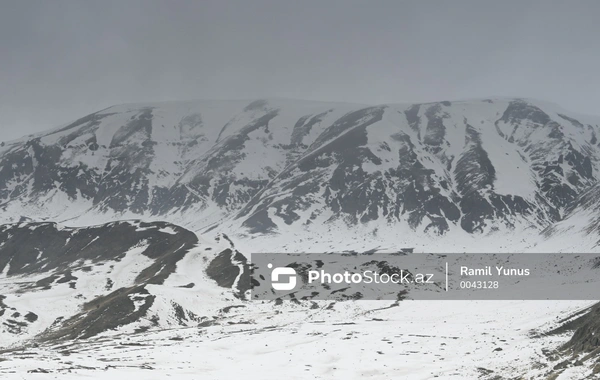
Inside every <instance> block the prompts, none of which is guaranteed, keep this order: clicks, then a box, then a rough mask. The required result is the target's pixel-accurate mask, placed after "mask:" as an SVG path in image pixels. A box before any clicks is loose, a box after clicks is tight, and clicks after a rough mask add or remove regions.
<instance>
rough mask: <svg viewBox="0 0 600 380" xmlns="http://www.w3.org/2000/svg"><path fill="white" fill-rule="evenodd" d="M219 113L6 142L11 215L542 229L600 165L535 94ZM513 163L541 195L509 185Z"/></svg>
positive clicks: (86, 127) (115, 122) (123, 115)
mask: <svg viewBox="0 0 600 380" xmlns="http://www.w3.org/2000/svg"><path fill="white" fill-rule="evenodd" d="M213 106H214V105H210V106H206V107H204V106H198V107H197V108H193V107H191V108H190V107H187V106H186V111H184V112H183V113H179V114H177V115H176V116H173V117H171V116H172V115H171V113H173V112H175V111H171V110H169V109H166V108H165V109H163V108H162V107H163V106H161V105H152V106H131V107H124V106H123V107H112V108H110V109H107V110H104V111H100V112H98V113H95V114H92V115H89V116H87V117H84V118H81V119H79V120H77V121H76V122H74V123H72V124H71V125H69V126H67V127H64V128H62V129H60V130H57V131H53V132H50V133H48V134H45V135H40V136H37V137H35V138H32V139H29V140H23V141H20V142H16V143H12V144H9V145H7V146H4V147H0V210H3V211H4V214H3V215H9V219H8V220H10V221H16V220H19V218H20V217H21V216H26V217H31V216H34V217H35V215H43V216H44V217H45V216H50V215H47V214H48V213H49V214H51V216H52V217H53V218H58V220H62V219H61V218H65V219H66V218H67V216H68V218H72V217H73V215H74V214H75V218H77V217H78V215H77V214H76V213H75V212H74V211H73V210H72V209H70V206H67V208H66V209H65V210H62V209H56V207H62V205H63V204H65V202H64V200H65V199H66V200H68V202H76V203H78V204H80V205H81V204H84V205H85V206H84V207H83V208H82V209H85V210H86V212H88V211H93V212H96V213H103V214H104V215H106V219H113V218H112V217H111V215H115V216H117V215H120V214H121V213H125V212H127V213H131V214H134V215H144V216H147V215H153V216H161V218H162V217H163V216H164V218H165V219H167V220H169V219H168V218H169V217H170V216H171V215H174V214H177V215H183V219H184V220H190V223H195V222H196V221H197V220H203V219H204V218H207V221H206V224H205V225H204V226H208V227H205V228H207V229H214V228H218V225H219V223H220V222H221V221H223V220H229V221H231V220H236V219H237V220H238V221H239V224H240V225H242V226H243V227H244V228H246V230H247V232H249V233H251V234H254V233H259V234H264V233H281V232H285V231H283V230H284V229H286V228H287V226H290V228H295V226H303V227H306V228H310V226H311V225H314V223H315V221H318V222H319V223H326V222H329V221H334V220H337V221H343V222H344V223H346V224H347V225H348V226H349V227H351V226H354V225H358V224H365V223H373V222H377V223H386V224H390V223H392V224H393V223H400V224H404V223H406V224H407V225H408V226H410V227H411V228H413V229H415V230H417V231H426V232H429V233H434V234H445V233H447V232H448V231H450V230H452V229H453V228H462V229H463V230H465V231H467V232H469V233H485V232H487V231H491V230H501V229H511V228H513V227H514V226H515V225H516V224H525V225H528V226H530V227H533V228H539V229H543V228H545V227H547V226H549V225H551V224H552V223H554V222H556V221H558V220H560V219H561V218H563V217H564V216H565V215H566V212H567V210H569V209H570V208H572V207H573V205H574V204H575V203H577V202H578V199H579V196H580V195H581V194H582V193H584V192H585V191H586V190H587V189H590V188H591V187H592V186H593V185H594V184H596V182H597V174H596V173H597V171H598V169H599V168H600V153H599V150H600V147H598V144H597V138H596V136H597V132H598V131H597V129H598V126H597V125H596V124H588V123H584V122H582V121H580V120H577V119H576V118H573V117H570V116H568V115H565V114H564V113H554V114H553V113H552V112H549V111H548V110H547V109H546V108H544V109H542V108H540V107H539V106H537V105H536V104H534V103H533V102H530V101H526V100H521V99H515V100H512V101H496V100H495V101H492V100H485V101H481V102H470V103H461V102H452V103H451V102H440V103H428V104H416V105H411V106H377V107H366V108H359V107H355V108H348V109H347V110H344V112H340V111H339V110H338V109H337V108H336V106H332V105H330V104H323V105H322V106H318V107H317V106H315V105H314V104H313V105H311V106H310V107H307V108H306V111H305V108H302V107H306V105H301V107H300V108H298V109H300V110H301V111H298V110H297V109H296V108H295V105H294V104H286V105H281V104H277V103H275V102H273V101H268V100H259V101H255V102H252V103H250V104H243V105H241V106H240V107H239V109H236V110H235V111H233V110H232V111H231V116H228V117H226V118H225V119H222V120H224V121H223V122H222V123H221V122H219V123H218V124H215V121H214V120H215V116H214V115H213V114H211V107H213ZM170 115H171V116H170ZM169 117H170V118H171V119H172V121H165V120H167V119H168V118H169ZM169 123H170V124H169ZM498 141H504V142H505V144H504V145H502V149H504V150H505V151H506V152H505V153H506V156H503V155H502V152H501V153H498V152H497V151H496V150H497V147H495V146H493V145H496V144H497V143H498ZM490 144H492V145H490ZM494 151H496V152H495V153H494ZM509 153H510V154H509ZM514 153H516V155H515V154H514ZM504 157H506V159H504ZM509 157H512V158H510V160H513V161H506V160H509ZM514 157H520V159H517V160H515V159H514ZM511 166H512V167H521V168H525V170H527V172H528V173H530V174H531V178H532V185H531V186H532V187H533V190H531V191H529V190H527V191H523V192H521V191H520V190H518V189H517V190H511V189H512V188H513V187H514V186H503V185H505V184H506V182H507V181H508V182H510V181H511V180H510V178H508V177H507V176H506V174H505V173H506V170H509V169H506V168H507V167H508V168H510V167H511ZM503 171H504V172H503ZM503 173H504V176H503ZM507 188H508V189H509V190H506V189H507ZM56 205H61V206H56ZM78 207H79V206H78ZM17 209H18V210H24V211H23V213H24V215H23V214H21V215H14V210H17ZM11 210H12V211H11ZM306 213H308V216H307V215H305V214H306ZM63 215H64V216H63ZM186 215H187V216H186ZM322 215H330V216H329V217H328V218H327V220H323V218H321V217H320V216H322ZM211 218H212V219H211ZM179 220H181V219H179ZM235 223H237V222H235ZM204 226H203V228H204Z"/></svg>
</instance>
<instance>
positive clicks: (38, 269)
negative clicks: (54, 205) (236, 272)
mask: <svg viewBox="0 0 600 380" xmlns="http://www.w3.org/2000/svg"><path fill="white" fill-rule="evenodd" d="M166 227H169V228H172V229H174V231H176V233H174V234H167V233H161V232H160V229H161V228H166ZM141 241H143V242H145V243H146V244H147V248H146V249H145V250H144V252H143V253H142V254H143V255H144V256H146V257H148V258H150V259H155V260H156V265H152V266H150V267H148V268H146V269H145V270H144V271H143V272H142V273H141V274H140V277H139V278H138V280H139V282H140V283H141V282H147V281H154V282H159V283H160V282H161V281H163V280H164V278H165V277H166V276H168V275H169V274H170V273H172V271H173V270H174V266H175V264H176V263H177V261H178V260H180V259H181V258H182V257H183V254H184V253H185V252H187V251H188V250H189V249H190V248H192V247H193V246H194V245H195V244H196V243H197V242H198V238H197V237H196V235H195V234H194V233H192V232H189V231H187V230H185V229H183V228H181V227H177V226H172V225H170V224H168V223H142V222H140V223H138V224H132V223H130V222H116V223H110V224H107V225H102V226H96V227H89V228H81V229H73V228H60V229H59V228H58V227H57V225H56V224H54V223H31V224H26V225H24V226H23V225H3V226H0V272H6V274H7V275H8V276H13V275H26V274H35V273H54V276H55V277H57V278H58V277H61V276H63V275H66V276H69V277H70V276H71V275H70V274H69V273H70V269H69V268H73V267H74V265H77V263H86V262H91V263H97V262H105V261H110V260H119V259H121V258H123V257H124V256H125V252H127V250H128V249H130V248H132V247H134V246H136V245H137V244H139V243H140V242H141ZM81 265H82V266H85V265H87V264H81ZM7 267H8V268H7ZM59 281H60V280H59Z"/></svg>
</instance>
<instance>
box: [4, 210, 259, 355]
mask: <svg viewBox="0 0 600 380" xmlns="http://www.w3.org/2000/svg"><path fill="white" fill-rule="evenodd" d="M235 255H239V253H237V251H235V250H234V249H233V248H232V247H231V246H230V245H229V243H228V242H227V240H226V239H221V242H215V243H212V244H211V243H207V242H201V241H199V239H198V238H197V236H196V235H195V234H194V233H192V232H190V231H187V230H185V229H183V228H181V227H178V226H174V225H171V224H167V223H159V222H156V223H143V222H137V221H130V222H115V223H110V224H106V225H99V226H94V227H87V228H79V229H77V228H66V227H61V226H59V225H57V224H54V223H29V224H27V223H23V224H13V225H2V226H0V294H1V295H0V335H2V345H3V346H6V345H9V344H10V343H11V342H13V343H18V342H23V341H26V340H28V339H32V338H35V339H36V340H38V341H40V340H52V341H55V340H56V339H81V338H89V337H93V336H96V335H99V334H104V335H106V334H115V333H116V332H124V331H125V332H134V331H138V332H139V331H144V330H147V329H149V328H153V329H157V328H166V327H171V326H187V325H190V324H191V325H196V324H198V323H200V322H201V321H202V320H203V319H205V318H206V315H212V313H214V312H215V311H216V310H218V309H219V308H220V307H224V306H223V305H228V304H230V303H232V302H234V300H236V298H235V296H236V294H237V295H238V297H239V296H241V295H242V294H243V291H244V289H243V288H240V286H243V284H242V281H240V280H239V278H238V277H239V275H240V273H241V272H240V268H239V265H243V263H237V262H236V261H235V260H234V259H233V258H234V256H235ZM215 267H217V269H215ZM232 276H233V281H231V280H229V279H230V278H231V277H232ZM246 288H247V285H246ZM204 313H206V314H204ZM113 330H114V331H113ZM115 331H116V332H115Z"/></svg>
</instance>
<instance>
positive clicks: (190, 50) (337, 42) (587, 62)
mask: <svg viewBox="0 0 600 380" xmlns="http://www.w3.org/2000/svg"><path fill="white" fill-rule="evenodd" d="M0 7H1V11H0V36H2V37H1V38H0V56H2V69H1V70H0V83H2V86H0V141H7V140H11V139H14V138H18V137H21V136H23V135H25V134H28V133H33V132H39V131H42V130H45V129H50V128H53V127H55V126H57V125H61V124H63V123H67V122H69V121H70V120H72V119H73V117H74V115H85V114H89V113H92V112H95V111H96V110H98V109H102V108H106V107H109V106H113V105H116V104H122V103H131V102H156V101H165V100H180V101H182V100H189V99H225V100H228V99H260V98H282V97H283V98H291V99H308V100H320V101H343V102H352V103H360V104H368V105H376V104H382V103H424V102H435V101H442V100H461V99H472V98H486V97H494V96H506V97H528V98H533V99H541V100H545V101H550V102H555V103H558V104H560V105H562V106H564V107H565V108H567V109H569V110H572V111H573V112H577V113H587V114H596V115H598V114H599V111H598V106H597V103H598V99H599V98H600V93H599V90H598V89H599V88H600V82H599V81H600V78H599V76H598V75H595V73H596V62H597V61H598V51H597V50H598V49H596V38H597V36H598V33H599V32H600V31H599V28H600V27H599V26H598V23H597V21H596V14H597V13H598V11H599V7H600V5H599V4H598V2H596V1H593V0H582V1H577V2H576V3H571V2H555V1H543V0H536V1H533V0H532V1H525V2H524V1H518V0H507V1H502V2H492V3H490V2H486V3H482V2H480V1H476V0H454V1H452V3H451V4H449V3H448V2H447V1H443V0H435V1H426V2H421V1H412V2H399V1H387V0H383V1H377V2H371V3H368V4H367V3H365V2H364V1H356V0H331V1H327V2H326V3H323V2H320V1H314V0H309V1H302V2H292V3H289V2H286V3H282V2H279V1H273V0H255V1H252V2H248V1H240V0H237V1H233V0H228V1H221V0H207V1H186V0H183V1H178V2H177V3H175V4H174V3H170V2H165V1H158V0H130V1H127V3H126V4H124V3H123V2H122V1H119V0H107V1H103V2H101V3H95V2H84V3H76V2H73V1H70V0H58V1H53V2H47V1H42V0H33V1H26V2H23V1H14V2H5V3H3V4H2V5H0Z"/></svg>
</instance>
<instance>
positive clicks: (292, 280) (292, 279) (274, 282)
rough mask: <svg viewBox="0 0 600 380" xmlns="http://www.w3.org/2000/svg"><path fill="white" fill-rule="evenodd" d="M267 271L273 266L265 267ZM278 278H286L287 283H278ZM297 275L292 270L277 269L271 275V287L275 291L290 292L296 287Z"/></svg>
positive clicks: (286, 268)
mask: <svg viewBox="0 0 600 380" xmlns="http://www.w3.org/2000/svg"><path fill="white" fill-rule="evenodd" d="M267 267H268V268H269V269H272V268H273V264H269V265H267ZM280 277H284V278H285V277H287V281H280V279H279V278H280ZM296 282H297V273H296V271H295V270H294V269H293V268H288V267H277V268H275V269H273V272H272V273H271V286H272V287H273V289H275V290H292V289H294V288H295V287H296Z"/></svg>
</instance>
